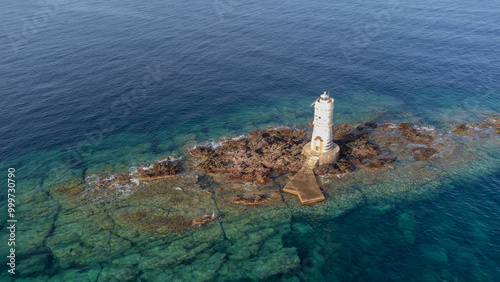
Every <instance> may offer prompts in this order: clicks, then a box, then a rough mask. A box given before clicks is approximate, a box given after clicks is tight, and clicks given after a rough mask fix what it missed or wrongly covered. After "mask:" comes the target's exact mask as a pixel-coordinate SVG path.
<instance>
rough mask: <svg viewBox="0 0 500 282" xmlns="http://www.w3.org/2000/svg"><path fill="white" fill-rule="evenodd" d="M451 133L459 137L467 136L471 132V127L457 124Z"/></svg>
mask: <svg viewBox="0 0 500 282" xmlns="http://www.w3.org/2000/svg"><path fill="white" fill-rule="evenodd" d="M451 131H452V132H455V133H457V134H460V135H467V134H469V133H471V132H472V127H470V126H469V125H467V124H458V125H455V126H454V127H453V129H452V130H451Z"/></svg>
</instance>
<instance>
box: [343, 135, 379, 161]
mask: <svg viewBox="0 0 500 282" xmlns="http://www.w3.org/2000/svg"><path fill="white" fill-rule="evenodd" d="M343 147H344V152H343V153H344V154H345V155H346V156H347V157H348V158H354V159H357V160H362V159H371V158H374V157H376V156H379V155H380V154H382V151H381V150H380V148H379V146H378V145H377V144H375V143H373V142H372V141H369V140H366V139H364V138H362V139H358V140H356V141H354V142H351V143H348V144H346V145H345V146H343Z"/></svg>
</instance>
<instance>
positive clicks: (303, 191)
mask: <svg viewBox="0 0 500 282" xmlns="http://www.w3.org/2000/svg"><path fill="white" fill-rule="evenodd" d="M317 162H318V158H317V157H311V158H309V159H308V160H307V161H306V162H305V163H304V166H303V167H302V169H300V170H299V172H297V174H295V176H294V177H293V178H292V180H290V182H288V184H287V185H286V186H285V188H283V191H285V192H287V193H290V194H294V195H297V196H299V200H300V202H301V203H302V204H303V205H310V204H314V203H317V202H321V201H324V200H325V196H323V193H321V189H319V186H318V182H317V181H316V176H315V175H314V172H313V168H314V166H315V165H316V163H317Z"/></svg>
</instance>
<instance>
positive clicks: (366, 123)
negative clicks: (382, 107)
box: [364, 121, 378, 128]
mask: <svg viewBox="0 0 500 282" xmlns="http://www.w3.org/2000/svg"><path fill="white" fill-rule="evenodd" d="M364 124H365V126H368V127H371V128H377V126H378V124H377V123H375V122H367V121H365V123H364Z"/></svg>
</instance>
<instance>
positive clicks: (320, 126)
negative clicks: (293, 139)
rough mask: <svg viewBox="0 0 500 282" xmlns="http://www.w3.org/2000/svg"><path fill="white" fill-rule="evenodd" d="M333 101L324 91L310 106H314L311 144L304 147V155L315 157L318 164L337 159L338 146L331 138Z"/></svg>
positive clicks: (328, 162)
mask: <svg viewBox="0 0 500 282" xmlns="http://www.w3.org/2000/svg"><path fill="white" fill-rule="evenodd" d="M333 101H334V99H333V98H331V97H330V95H328V93H326V91H325V92H324V93H323V94H321V96H320V97H319V98H318V99H316V101H314V103H312V105H311V106H314V122H313V125H314V128H313V133H312V137H311V142H310V143H308V144H307V145H306V147H304V153H305V154H306V155H308V156H310V157H317V158H318V160H319V163H320V164H330V163H334V162H336V161H337V160H338V158H339V146H338V145H337V144H335V143H334V142H333V137H332V126H333Z"/></svg>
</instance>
